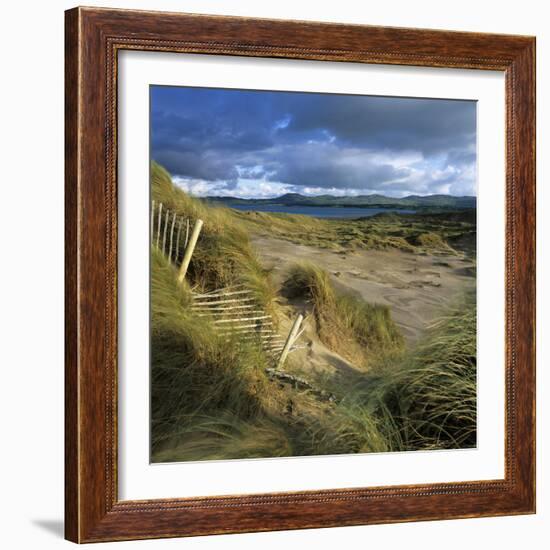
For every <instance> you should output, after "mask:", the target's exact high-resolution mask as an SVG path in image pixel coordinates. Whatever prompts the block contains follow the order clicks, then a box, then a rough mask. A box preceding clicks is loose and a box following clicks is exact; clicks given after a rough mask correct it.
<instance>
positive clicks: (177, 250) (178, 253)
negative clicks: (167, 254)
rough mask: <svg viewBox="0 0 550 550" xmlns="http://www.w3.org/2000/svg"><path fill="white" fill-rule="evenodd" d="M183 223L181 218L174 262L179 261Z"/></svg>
mask: <svg viewBox="0 0 550 550" xmlns="http://www.w3.org/2000/svg"><path fill="white" fill-rule="evenodd" d="M182 224H183V220H182V219H181V218H180V223H178V236H177V237H176V250H175V251H174V263H176V262H177V261H178V258H179V255H180V234H181V226H182Z"/></svg>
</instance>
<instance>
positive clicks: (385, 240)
mask: <svg viewBox="0 0 550 550" xmlns="http://www.w3.org/2000/svg"><path fill="white" fill-rule="evenodd" d="M218 208H219V209H221V210H223V207H218ZM232 214H233V216H234V218H235V219H238V220H239V221H241V222H242V224H243V225H244V226H245V227H247V228H248V229H249V231H250V232H253V233H256V234H258V235H265V236H271V237H276V238H280V239H284V240H287V241H291V242H293V243H296V244H306V245H309V246H315V247H318V248H328V249H333V250H335V251H341V252H353V251H354V250H390V249H397V250H402V251H405V252H422V251H430V252H445V253H454V252H456V251H462V252H467V253H471V254H473V253H475V239H476V218H475V210H465V211H462V212H453V213H445V214H442V213H431V214H395V213H383V214H377V215H376V216H372V217H369V218H361V219H357V220H352V219H330V218H323V219H321V218H313V217H311V216H303V215H299V214H280V213H267V212H247V211H240V210H234V211H232Z"/></svg>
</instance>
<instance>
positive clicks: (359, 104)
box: [151, 86, 476, 198]
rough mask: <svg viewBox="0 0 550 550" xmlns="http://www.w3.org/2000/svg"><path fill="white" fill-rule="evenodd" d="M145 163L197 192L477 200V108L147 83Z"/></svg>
mask: <svg viewBox="0 0 550 550" xmlns="http://www.w3.org/2000/svg"><path fill="white" fill-rule="evenodd" d="M151 157H152V159H153V160H155V161H157V162H158V163H159V164H161V165H163V166H164V167H165V168H166V169H167V170H168V171H169V172H170V173H171V174H172V177H173V179H174V181H175V183H176V184H177V185H179V186H180V187H182V188H183V189H184V190H186V191H188V192H190V193H192V194H194V195H196V196H222V195H224V196H234V197H242V198H268V197H276V196H280V195H282V194H284V193H301V194H303V195H323V194H330V195H337V196H342V195H351V196H353V195H369V194H374V193H377V194H382V195H386V196H391V197H403V196H407V195H432V194H447V195H448V194H450V195H458V196H462V195H475V194H476V103H475V102H474V101H457V100H441V99H416V98H395V97H379V96H362V95H340V94H322V93H301V92H270V91H250V90H226V89H214V88H190V87H170V86H151Z"/></svg>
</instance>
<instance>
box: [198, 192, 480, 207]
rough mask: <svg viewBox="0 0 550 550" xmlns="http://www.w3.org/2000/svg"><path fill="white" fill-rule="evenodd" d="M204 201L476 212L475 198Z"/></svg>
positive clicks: (294, 196) (291, 196)
mask: <svg viewBox="0 0 550 550" xmlns="http://www.w3.org/2000/svg"><path fill="white" fill-rule="evenodd" d="M206 200H208V201H212V202H220V203H223V204H226V205H227V206H231V205H237V204H248V205H253V204H278V205H284V206H333V207H334V206H341V207H348V206H349V207H355V208H408V209H424V208H430V209H432V208H442V209H463V208H475V207H476V197H471V196H465V197H455V196H453V195H426V196H420V195H409V196H407V197H403V198H395V197H386V196H384V195H359V196H356V197H335V196H333V195H318V196H314V197H306V196H304V195H300V194H299V193H286V194H285V195H281V196H280V197H276V198H271V199H241V198H237V197H206Z"/></svg>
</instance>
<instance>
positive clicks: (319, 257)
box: [252, 237, 475, 360]
mask: <svg viewBox="0 0 550 550" xmlns="http://www.w3.org/2000/svg"><path fill="white" fill-rule="evenodd" d="M252 242H253V244H254V245H255V248H256V250H257V252H258V254H259V256H260V259H261V260H262V262H263V264H264V265H265V266H266V267H267V268H269V269H272V270H273V275H274V277H275V280H276V281H278V282H281V281H282V279H283V277H284V273H285V272H286V270H287V269H288V268H289V267H290V265H292V264H293V263H295V262H297V261H300V260H307V261H311V262H314V263H316V264H317V265H319V266H321V267H323V268H324V269H326V270H327V271H328V272H329V273H330V275H331V278H332V281H333V282H334V285H335V287H336V288H337V289H338V290H340V291H343V292H350V293H355V294H357V295H360V296H361V297H362V298H363V299H364V300H366V301H368V302H373V303H380V304H385V305H388V306H389V307H390V308H391V312H392V315H393V318H394V319H395V321H396V323H397V324H398V325H399V327H400V328H401V330H402V331H403V335H404V337H405V339H406V341H407V342H408V343H409V344H411V343H413V342H415V341H416V340H418V338H419V337H420V336H421V335H422V334H423V332H424V331H425V330H426V328H427V327H428V326H429V325H430V324H432V323H433V322H434V321H436V320H437V319H438V318H439V317H440V316H441V315H443V314H444V312H445V310H446V308H447V307H448V306H449V305H451V304H452V303H453V301H455V300H456V299H457V298H458V297H459V296H460V295H461V294H462V293H463V292H464V291H465V290H467V289H475V263H474V262H473V261H472V260H469V259H467V258H464V257H462V256H456V255H450V254H445V255H442V254H437V255H436V254H426V255H421V254H413V253H409V252H402V251H399V250H388V251H380V250H357V251H354V252H350V253H342V252H334V251H331V250H325V249H319V248H314V247H310V246H306V245H299V244H294V243H291V242H288V241H285V240H281V239H274V238H268V237H254V238H253V239H252ZM322 353H326V350H322ZM336 359H338V360H340V359H339V358H336Z"/></svg>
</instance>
